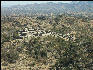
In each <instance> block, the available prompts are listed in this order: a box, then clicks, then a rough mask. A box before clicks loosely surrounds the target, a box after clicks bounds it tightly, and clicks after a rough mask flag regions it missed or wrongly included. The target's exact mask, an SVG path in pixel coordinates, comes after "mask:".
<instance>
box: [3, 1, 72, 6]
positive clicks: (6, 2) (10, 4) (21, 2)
mask: <svg viewBox="0 0 93 70" xmlns="http://www.w3.org/2000/svg"><path fill="white" fill-rule="evenodd" d="M46 2H54V3H58V2H63V3H69V2H71V1H1V6H5V7H8V6H12V5H25V4H33V3H46Z"/></svg>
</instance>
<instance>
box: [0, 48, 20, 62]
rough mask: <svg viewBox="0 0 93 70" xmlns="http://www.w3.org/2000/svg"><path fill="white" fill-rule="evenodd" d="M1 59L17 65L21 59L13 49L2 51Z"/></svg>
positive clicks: (3, 49)
mask: <svg viewBox="0 0 93 70" xmlns="http://www.w3.org/2000/svg"><path fill="white" fill-rule="evenodd" d="M1 51H2V52H1V58H2V59H3V60H4V61H7V62H8V63H15V62H16V60H17V59H18V58H19V53H18V52H17V51H16V50H15V49H14V48H12V47H9V48H7V47H6V48H2V49H1Z"/></svg>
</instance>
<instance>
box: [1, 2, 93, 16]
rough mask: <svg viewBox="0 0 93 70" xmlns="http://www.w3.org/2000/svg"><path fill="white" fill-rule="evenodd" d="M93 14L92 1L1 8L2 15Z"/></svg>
mask: <svg viewBox="0 0 93 70" xmlns="http://www.w3.org/2000/svg"><path fill="white" fill-rule="evenodd" d="M50 13H54V14H61V13H93V1H72V2H71V3H52V2H48V3H41V4H37V3H35V4H27V5H15V6H11V7H1V14H2V15H12V14H16V15H22V14H28V15H30V14H50Z"/></svg>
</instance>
